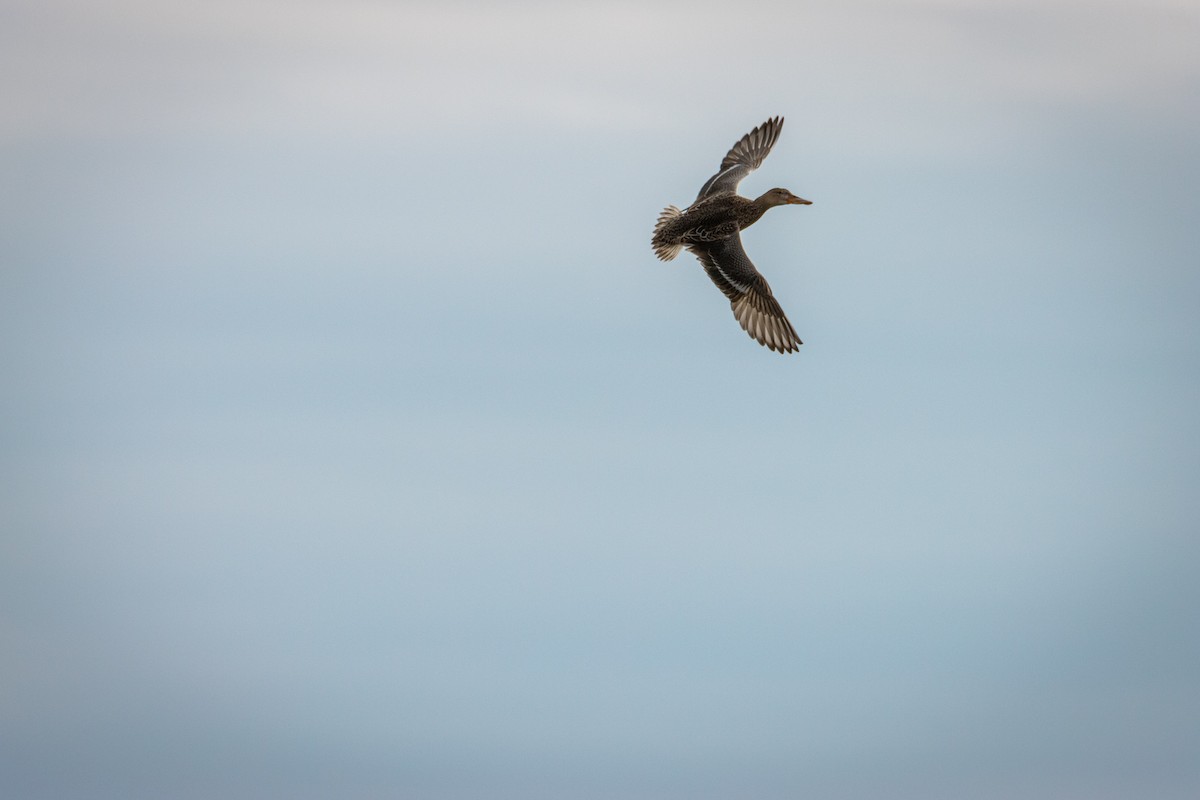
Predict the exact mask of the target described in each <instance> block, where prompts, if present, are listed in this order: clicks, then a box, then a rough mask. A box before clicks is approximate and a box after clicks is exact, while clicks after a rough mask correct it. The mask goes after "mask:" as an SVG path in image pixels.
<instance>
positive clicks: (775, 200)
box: [758, 189, 812, 206]
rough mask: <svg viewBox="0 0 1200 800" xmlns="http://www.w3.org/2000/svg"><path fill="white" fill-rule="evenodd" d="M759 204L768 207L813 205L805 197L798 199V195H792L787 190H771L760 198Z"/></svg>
mask: <svg viewBox="0 0 1200 800" xmlns="http://www.w3.org/2000/svg"><path fill="white" fill-rule="evenodd" d="M758 202H759V203H762V204H764V205H766V206H785V205H789V204H790V205H797V206H811V205H812V201H811V200H805V199H804V198H803V197H796V195H794V194H792V193H791V192H789V191H788V190H787V189H771V190H770V191H768V192H767V193H766V194H764V195H763V196H762V197H760V198H758Z"/></svg>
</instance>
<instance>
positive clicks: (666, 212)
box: [650, 206, 683, 261]
mask: <svg viewBox="0 0 1200 800" xmlns="http://www.w3.org/2000/svg"><path fill="white" fill-rule="evenodd" d="M682 214H683V212H682V211H680V210H679V209H678V208H676V207H675V206H667V207H666V208H664V209H663V210H662V213H661V214H659V215H658V222H656V223H655V224H654V237H653V238H652V239H651V240H650V246H651V247H653V248H654V254H655V255H656V256H658V257H659V258H660V259H662V260H663V261H670V260H671V259H673V258H675V256H677V255H679V251H680V250H682V249H683V245H682V244H680V243H679V242H668V241H666V239H665V238H664V237H663V233H664V232H665V229H666V227H667V226H668V225H670V224H671V223H672V222H674V221H675V220H677V219H679V217H680V215H682Z"/></svg>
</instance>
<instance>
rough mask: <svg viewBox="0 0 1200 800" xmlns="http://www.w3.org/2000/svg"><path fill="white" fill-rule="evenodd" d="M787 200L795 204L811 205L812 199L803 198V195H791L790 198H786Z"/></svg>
mask: <svg viewBox="0 0 1200 800" xmlns="http://www.w3.org/2000/svg"><path fill="white" fill-rule="evenodd" d="M788 202H789V203H791V204H792V205H795V206H811V205H812V200H805V199H804V198H803V197H796V195H792V196H791V198H790V199H789V200H788Z"/></svg>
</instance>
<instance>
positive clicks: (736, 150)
mask: <svg viewBox="0 0 1200 800" xmlns="http://www.w3.org/2000/svg"><path fill="white" fill-rule="evenodd" d="M781 130H783V117H771V118H770V119H769V120H767V121H766V122H764V123H763V124H762V125H759V126H758V127H757V128H755V129H754V130H752V131H750V132H749V133H747V134H746V135H745V136H743V137H742V138H741V139H739V140H738V143H737V144H735V145H734V146H733V147H731V148H730V149H729V152H728V153H726V154H725V158H723V159H721V169H720V171H718V172H717V174H716V175H713V176H712V177H711V178H709V179H708V181H707V182H706V183H705V184H704V186H703V187H702V188H701V189H700V194H698V195H696V199H697V200H702V199H704V198H705V197H711V196H713V195H717V194H723V193H724V192H736V191H737V187H738V184H739V183H741V182H742V178H744V177H746V176H747V175H749V174H750V173H751V172H754V170H756V169H758V167H759V165H760V164H762V162H763V159H764V158H766V157H767V154H768V153H770V152H771V148H772V147H774V146H775V140H776V139H778V138H779V132H780V131H781Z"/></svg>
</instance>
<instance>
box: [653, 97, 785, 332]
mask: <svg viewBox="0 0 1200 800" xmlns="http://www.w3.org/2000/svg"><path fill="white" fill-rule="evenodd" d="M782 129H783V118H782V117H772V118H771V119H769V120H767V121H766V122H764V123H763V124H762V125H759V126H758V127H757V128H755V129H754V130H752V131H750V133H748V134H746V135H745V136H743V137H742V138H741V139H740V140H739V141H738V142H737V144H735V145H734V146H733V147H732V148H731V149H730V150H729V152H728V153H727V154H726V155H725V158H724V159H722V160H721V168H720V170H719V171H718V172H717V174H716V175H713V176H712V177H711V178H709V179H708V181H706V182H705V184H704V186H703V187H702V188H701V189H700V194H699V195H698V196H697V197H696V201H695V202H694V203H692V205H690V206H688V207H687V208H686V209H684V210H683V211H680V210H679V209H678V208H676V207H675V206H667V207H666V208H665V209H663V212H662V213H661V214H659V216H658V223H657V224H656V225H655V226H654V236H653V238H652V239H651V246H652V247H653V248H654V252H655V254H657V255H658V257H659V258H660V259H662V260H663V261H670V260H671V259H673V258H675V256H677V255H679V251H680V250H681V249H682V248H684V247H686V248H687V249H688V251H689V252H691V253H692V254H693V255H695V256H696V258H697V259H699V261H700V264H701V265H702V266H703V267H704V271H705V272H707V273H708V277H709V278H711V279H712V282H713V283H715V284H716V285H717V288H719V289H720V290H721V291H722V292H724V294H725V296H726V297H728V298H729V302H730V304H731V305H732V307H733V314H734V317H736V318H737V321H738V323H739V324H740V325H741V326H742V328H743V330H745V331H746V333H748V334H750V336H752V337H753V338H754V339H755V340H756V341H758V343H759V344H762V345H765V346H766V347H769V348H770V349H772V350H775V351H777V352H780V353H791V352H795V351H796V350H798V349H799V347H800V345H801V344H802V342H801V341H800V337H799V336H797V335H796V331H795V329H794V328H793V327H792V324H791V323H790V322H788V319H787V316H785V315H784V313H783V309H782V308H780V306H779V303H778V302H777V301H776V300H775V297H774V295H772V293H771V287H770V286H768V285H767V281H766V279H765V278H763V276H762V275H761V274H760V273H759V272H758V270H757V269H755V268H754V264H753V262H751V261H750V257H749V256H747V255H746V251H745V249H744V248H743V247H742V237H741V231H742V230H743V229H745V228H748V227H750V226H751V225H753V224H754V223H755V222H757V221H758V220H759V219H760V218H761V217H762V215H763V214H765V213H766V212H767V209H769V208H773V207H774V206H780V205H787V204H793V205H808V204H809V201H808V200H804V199H802V198H800V197H796V195H794V194H792V193H791V192H789V191H788V190H787V189H771V190H770V191H768V192H765V193H764V194H762V195H761V196H760V197H757V198H755V199H753V200H750V199H749V198H746V197H742V196H741V195H739V194H737V187H738V184H739V183H741V180H742V178H744V177H746V176H747V175H749V174H750V173H751V172H753V171H754V170H755V169H757V168H758V166H759V165H760V164H762V162H763V159H765V158H766V157H767V154H768V153H770V152H771V148H772V147H773V146H774V144H775V140H776V139H778V138H779V132H780V130H782Z"/></svg>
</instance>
